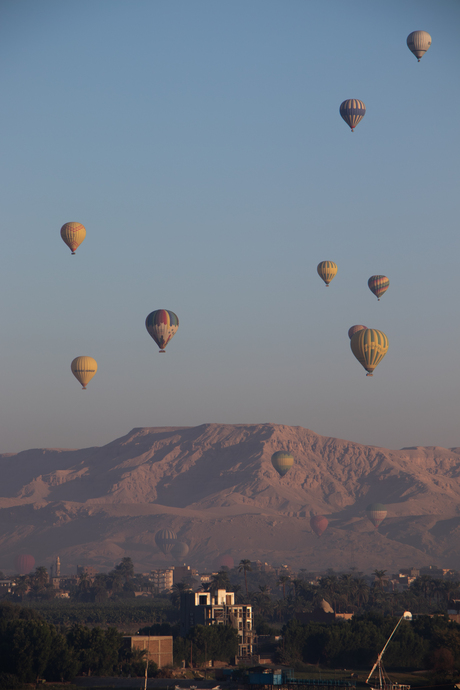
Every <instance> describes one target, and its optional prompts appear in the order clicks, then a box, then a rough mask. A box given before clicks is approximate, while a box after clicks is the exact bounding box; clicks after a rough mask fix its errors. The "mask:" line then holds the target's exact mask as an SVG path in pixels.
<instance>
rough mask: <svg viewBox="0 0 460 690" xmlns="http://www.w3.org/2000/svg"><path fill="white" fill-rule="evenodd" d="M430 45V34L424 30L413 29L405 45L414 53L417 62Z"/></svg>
mask: <svg viewBox="0 0 460 690" xmlns="http://www.w3.org/2000/svg"><path fill="white" fill-rule="evenodd" d="M430 45H431V36H430V34H429V33H427V32H426V31H413V32H412V33H411V34H409V36H408V37H407V47H408V48H409V50H410V51H411V53H414V55H415V57H416V58H417V62H420V60H421V59H422V57H423V56H424V55H425V53H426V51H427V50H428V48H429V47H430Z"/></svg>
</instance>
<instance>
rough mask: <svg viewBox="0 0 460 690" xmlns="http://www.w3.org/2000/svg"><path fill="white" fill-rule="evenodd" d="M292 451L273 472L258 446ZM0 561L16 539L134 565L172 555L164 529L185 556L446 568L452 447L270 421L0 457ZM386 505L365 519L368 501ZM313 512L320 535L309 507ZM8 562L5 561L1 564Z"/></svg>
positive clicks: (452, 518) (457, 468)
mask: <svg viewBox="0 0 460 690" xmlns="http://www.w3.org/2000/svg"><path fill="white" fill-rule="evenodd" d="M279 447H283V448H286V449H287V450H288V451H289V452H291V453H292V454H293V455H294V457H295V459H296V460H295V466H294V467H293V468H292V469H291V470H290V471H289V472H288V474H287V475H286V476H284V477H282V478H281V477H280V476H279V475H278V474H277V472H276V471H275V470H274V468H273V466H272V464H271V461H270V458H271V455H272V453H273V451H274V449H276V448H279ZM0 469H1V474H2V476H3V477H4V478H5V480H4V482H3V483H2V498H1V499H0V506H1V515H3V518H4V519H3V520H2V527H1V537H0V539H1V549H2V564H4V567H5V569H6V567H8V560H9V561H10V562H11V563H12V562H13V559H14V557H15V556H16V555H17V554H18V552H19V549H22V550H26V551H28V552H31V553H32V552H33V553H34V554H35V556H36V558H38V560H41V561H45V562H47V563H51V562H52V561H53V559H55V558H56V556H58V555H59V556H60V558H61V562H62V563H63V564H64V565H65V566H67V568H68V569H69V571H70V570H71V569H72V568H75V566H76V565H77V564H78V563H80V562H85V563H91V564H93V565H96V566H98V567H99V568H101V569H103V568H105V567H111V566H112V565H113V563H114V562H116V561H119V560H121V558H123V557H125V556H129V557H130V558H131V559H132V560H133V562H134V563H135V566H136V568H137V569H139V570H141V571H142V570H143V571H145V570H148V569H151V568H153V567H165V566H166V565H171V564H173V558H172V556H171V555H170V554H168V555H167V556H164V555H163V554H162V553H161V551H160V550H159V549H158V548H157V547H156V545H155V533H156V532H157V531H159V530H160V529H172V530H173V531H174V532H175V533H176V534H177V536H178V539H179V540H181V541H184V542H186V543H187V544H188V546H189V547H190V553H189V555H188V556H187V562H190V563H192V564H194V565H196V566H198V567H201V568H203V567H207V568H212V567H213V563H214V562H215V560H216V558H217V557H218V556H222V555H224V554H225V555H230V556H231V557H232V558H233V559H234V561H235V562H238V561H239V560H240V559H242V558H249V559H251V560H257V559H259V560H262V561H268V562H271V563H275V564H279V565H280V564H281V563H283V564H288V565H290V566H291V567H293V568H296V569H300V568H306V569H310V570H321V569H326V568H328V567H334V568H338V569H343V570H346V569H348V568H350V567H355V568H358V569H360V570H363V571H368V570H370V569H375V568H385V569H386V568H393V569H394V570H395V571H397V569H398V568H402V567H406V568H407V567H411V566H413V565H414V564H417V565H418V566H421V565H433V564H434V565H442V566H444V567H450V568H455V569H460V549H459V546H460V512H459V508H458V506H459V499H460V486H459V483H458V477H459V473H460V448H452V449H446V448H405V449H403V450H401V451H391V450H387V449H384V448H377V447H372V446H362V445H360V444H357V443H352V442H349V441H344V440H341V439H334V438H328V437H324V436H319V435H318V434H315V433H314V432H313V431H310V430H308V429H303V428H301V427H287V426H283V425H274V424H260V425H220V424H204V425H201V426H198V427H177V428H166V427H160V428H142V429H133V430H132V431H131V432H130V433H128V434H127V435H126V436H123V437H122V438H120V439H116V440H114V441H113V442H112V443H109V444H108V445H106V446H103V447H101V448H86V449H82V450H72V451H70V450H57V449H50V450H31V451H25V452H23V453H19V454H17V455H3V456H1V457H0ZM374 502H380V503H384V504H385V505H386V507H387V510H388V516H387V518H386V519H385V521H384V522H383V524H382V525H381V526H380V527H379V529H378V531H377V530H376V529H374V527H373V526H372V524H371V523H370V521H369V520H368V518H367V517H366V512H365V511H366V508H367V506H368V504H369V503H374ZM314 513H316V514H318V515H321V514H322V515H325V516H327V518H328V520H329V526H328V528H327V530H326V531H325V532H324V534H323V535H322V536H321V538H320V539H318V538H317V536H316V535H315V534H313V532H312V530H311V528H310V514H314ZM10 567H12V566H11V565H10Z"/></svg>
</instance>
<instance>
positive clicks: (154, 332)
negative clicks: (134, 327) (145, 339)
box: [145, 309, 179, 352]
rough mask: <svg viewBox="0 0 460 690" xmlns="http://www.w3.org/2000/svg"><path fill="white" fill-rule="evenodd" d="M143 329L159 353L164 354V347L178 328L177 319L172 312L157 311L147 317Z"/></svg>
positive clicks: (165, 310)
mask: <svg viewBox="0 0 460 690" xmlns="http://www.w3.org/2000/svg"><path fill="white" fill-rule="evenodd" d="M145 327H146V329H147V330H148V332H149V334H150V335H151V336H152V338H153V339H154V341H155V342H156V344H157V345H158V347H159V348H160V352H164V351H165V347H166V345H167V344H168V343H169V341H170V340H171V338H172V337H173V335H174V334H175V332H176V331H177V329H178V328H179V319H178V318H177V316H176V315H175V313H174V312H173V311H168V310H167V309H157V310H156V311H152V313H151V314H149V315H148V316H147V318H146V319H145Z"/></svg>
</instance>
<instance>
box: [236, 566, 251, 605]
mask: <svg viewBox="0 0 460 690" xmlns="http://www.w3.org/2000/svg"><path fill="white" fill-rule="evenodd" d="M248 571H249V572H251V571H252V568H251V561H250V560H248V559H247V558H243V559H242V560H241V561H240V564H239V566H238V572H239V573H241V572H243V573H244V584H245V587H246V596H247V597H249V592H248V579H247V576H246V573H247V572H248Z"/></svg>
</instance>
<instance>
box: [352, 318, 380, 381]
mask: <svg viewBox="0 0 460 690" xmlns="http://www.w3.org/2000/svg"><path fill="white" fill-rule="evenodd" d="M350 347H351V351H352V352H353V354H354V356H355V357H356V359H357V360H358V362H359V363H360V364H362V366H363V367H364V368H365V370H366V371H367V374H366V376H372V373H373V371H374V369H375V367H376V366H377V364H378V363H379V362H381V361H382V359H383V358H384V357H385V355H386V353H387V352H388V338H387V337H386V335H385V333H382V331H378V330H377V329H375V328H366V329H365V330H364V331H358V332H357V333H355V334H354V336H353V337H352V339H351V340H350Z"/></svg>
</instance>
